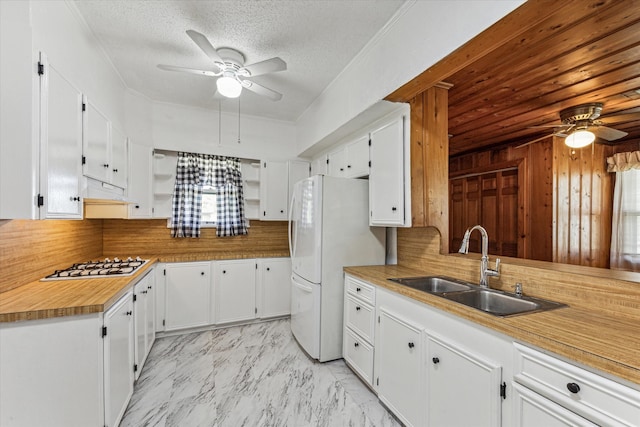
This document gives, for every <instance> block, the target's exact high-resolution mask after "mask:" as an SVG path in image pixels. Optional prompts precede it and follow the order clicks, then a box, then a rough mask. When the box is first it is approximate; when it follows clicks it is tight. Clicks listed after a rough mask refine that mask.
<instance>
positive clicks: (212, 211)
mask: <svg viewBox="0 0 640 427" xmlns="http://www.w3.org/2000/svg"><path fill="white" fill-rule="evenodd" d="M217 218H218V200H217V194H216V189H215V188H213V187H211V186H208V185H207V186H204V187H203V188H202V216H201V218H200V219H201V221H202V226H203V227H215V226H216V220H217Z"/></svg>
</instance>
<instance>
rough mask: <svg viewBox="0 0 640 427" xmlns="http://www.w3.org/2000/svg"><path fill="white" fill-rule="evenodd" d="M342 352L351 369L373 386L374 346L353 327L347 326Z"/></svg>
mask: <svg viewBox="0 0 640 427" xmlns="http://www.w3.org/2000/svg"><path fill="white" fill-rule="evenodd" d="M342 353H343V357H344V360H345V361H346V362H347V363H348V365H349V366H350V367H351V369H353V370H354V371H355V372H356V373H357V374H358V375H359V376H360V378H362V379H363V380H364V381H366V382H367V383H368V384H369V385H370V386H373V347H372V346H371V345H369V344H368V343H367V342H366V341H365V340H363V339H362V338H360V337H359V336H358V334H356V333H355V332H353V330H352V329H350V328H345V330H344V347H343V350H342Z"/></svg>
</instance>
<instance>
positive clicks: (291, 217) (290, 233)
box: [287, 191, 296, 261]
mask: <svg viewBox="0 0 640 427" xmlns="http://www.w3.org/2000/svg"><path fill="white" fill-rule="evenodd" d="M295 199H296V193H295V191H294V192H293V194H292V195H291V204H290V205H289V227H288V230H287V231H288V232H289V255H290V256H291V260H292V261H293V256H294V254H295V251H294V250H293V241H292V236H291V235H292V230H291V229H292V228H293V221H292V219H293V201H294V200H295Z"/></svg>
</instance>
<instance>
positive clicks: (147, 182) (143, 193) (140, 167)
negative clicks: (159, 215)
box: [128, 144, 153, 219]
mask: <svg viewBox="0 0 640 427" xmlns="http://www.w3.org/2000/svg"><path fill="white" fill-rule="evenodd" d="M129 159H130V160H129V164H130V165H131V168H129V177H130V179H129V184H128V192H129V193H128V194H129V199H130V200H131V201H132V202H133V203H132V204H131V205H129V218H131V219H132V218H140V219H142V218H151V217H152V215H153V212H152V208H153V189H152V188H151V187H152V186H151V174H152V169H153V148H151V147H145V146H144V145H138V144H130V145H129Z"/></svg>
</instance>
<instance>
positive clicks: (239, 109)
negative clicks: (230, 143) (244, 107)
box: [238, 98, 240, 144]
mask: <svg viewBox="0 0 640 427" xmlns="http://www.w3.org/2000/svg"><path fill="white" fill-rule="evenodd" d="M238 144H240V98H238Z"/></svg>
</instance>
